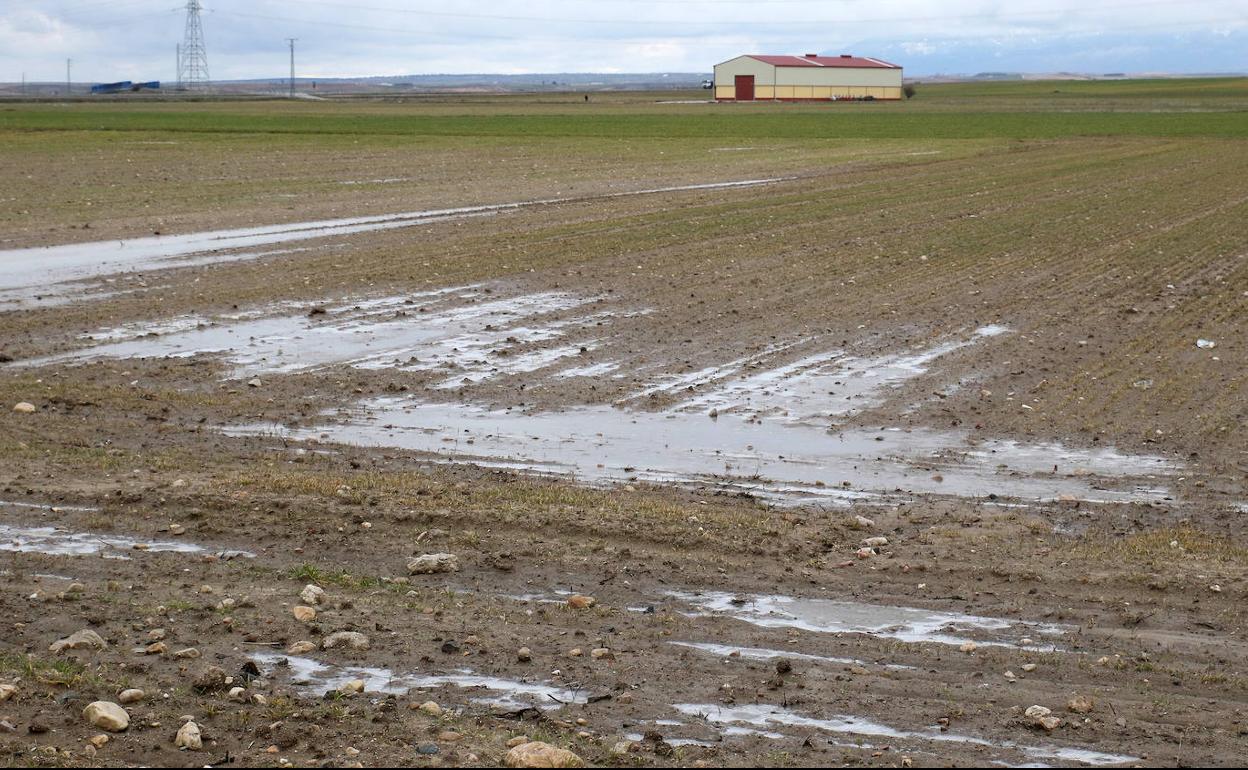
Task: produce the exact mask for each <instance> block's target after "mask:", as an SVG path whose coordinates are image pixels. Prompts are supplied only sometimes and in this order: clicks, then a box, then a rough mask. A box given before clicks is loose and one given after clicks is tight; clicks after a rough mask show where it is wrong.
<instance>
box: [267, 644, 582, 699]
mask: <svg viewBox="0 0 1248 770" xmlns="http://www.w3.org/2000/svg"><path fill="white" fill-rule="evenodd" d="M252 657H254V658H255V659H256V660H257V661H259V662H260V663H261V664H263V665H265V666H268V667H271V668H273V670H274V671H279V670H282V669H285V670H287V671H288V672H289V675H290V680H291V682H292V683H293V684H294V685H296V686H297V687H299V688H300V689H302V690H304V691H306V692H308V693H309V694H312V695H317V696H319V695H322V694H324V693H326V692H330V691H333V690H337V689H338V688H340V687H342V686H343V685H345V684H346V683H348V682H350V681H352V680H356V679H359V680H361V681H363V682H364V691H365V692H380V693H387V694H392V695H406V694H407V693H408V691H410V690H432V689H437V688H441V687H447V686H454V687H460V688H463V689H466V690H484V691H485V692H487V693H489V694H488V695H483V696H481V697H474V698H472V700H473V701H474V702H477V703H484V704H488V705H491V706H498V707H501V708H509V709H510V708H526V707H532V706H536V707H539V708H546V709H555V708H559V707H561V706H563V705H565V704H569V703H585V702H586V700H587V693H585V692H582V691H574V690H566V689H563V688H559V687H554V686H552V685H547V684H539V683H532V682H521V681H517V680H513V679H499V678H497V677H490V676H480V675H477V674H474V673H473V672H471V671H469V670H467V669H463V670H460V671H458V672H457V673H454V674H395V673H394V672H393V671H391V670H389V669H386V668H370V667H365V666H336V665H332V664H329V663H322V662H320V661H317V660H313V659H312V658H305V657H299V656H297V655H282V654H279V653H275V652H260V653H255V654H254V655H253V656H252ZM283 661H285V663H286V664H287V665H282V662H283Z"/></svg>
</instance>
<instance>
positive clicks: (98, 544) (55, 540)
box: [0, 524, 255, 560]
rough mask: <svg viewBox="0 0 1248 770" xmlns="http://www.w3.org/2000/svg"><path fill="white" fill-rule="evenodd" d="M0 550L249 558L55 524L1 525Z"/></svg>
mask: <svg viewBox="0 0 1248 770" xmlns="http://www.w3.org/2000/svg"><path fill="white" fill-rule="evenodd" d="M0 551H13V552H17V553H42V554H48V555H50V556H92V555H95V554H102V555H103V556H104V558H106V559H123V560H124V559H128V558H129V556H126V555H125V554H127V553H136V552H142V551H148V552H152V553H161V552H169V553H188V554H190V553H205V554H206V553H214V554H217V555H219V556H221V557H223V558H232V557H238V556H241V557H245V558H252V557H254V556H255V554H253V553H249V552H247V551H229V550H222V551H209V550H208V549H207V548H205V547H204V546H202V545H198V544H196V543H187V542H172V541H161V540H136V539H134V538H130V537H124V536H119V535H104V534H96V533H92V532H69V531H67V530H63V529H56V528H54V527H16V526H11V525H8V524H0Z"/></svg>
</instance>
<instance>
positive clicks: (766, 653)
mask: <svg viewBox="0 0 1248 770" xmlns="http://www.w3.org/2000/svg"><path fill="white" fill-rule="evenodd" d="M668 644H670V645H673V646H675V647H686V648H688V649H691V650H697V651H698V652H703V653H706V654H707V655H714V656H716V657H718V658H740V659H742V660H775V659H776V658H789V659H790V660H805V661H810V662H811V663H835V664H837V665H844V666H870V665H874V664H871V663H867V662H866V661H861V660H857V659H856V658H829V657H826V656H823V655H807V654H806V653H803V652H789V651H787V650H770V649H767V648H764V647H734V646H732V645H727V644H711V643H709V642H668ZM885 668H894V669H911V668H913V667H912V666H885Z"/></svg>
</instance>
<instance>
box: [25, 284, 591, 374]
mask: <svg viewBox="0 0 1248 770" xmlns="http://www.w3.org/2000/svg"><path fill="white" fill-rule="evenodd" d="M477 289H478V287H473V286H463V287H453V288H450V289H441V290H437V291H430V292H416V293H412V294H408V295H403V296H395V297H384V298H378V299H371V300H366V301H362V302H353V303H350V304H345V303H344V304H338V305H331V306H330V307H328V308H325V307H321V306H316V307H318V309H319V310H322V311H323V312H318V313H315V314H312V313H310V312H309V311H310V310H311V309H312V308H313V307H314V306H312V305H304V306H301V307H299V308H285V309H286V310H287V311H289V310H292V309H293V310H295V312H288V313H287V314H284V315H270V316H264V315H260V314H259V312H258V311H257V312H252V313H247V314H237V315H233V316H221V317H218V318H215V319H205V318H198V317H183V318H175V319H170V320H166V321H162V322H159V323H156V324H146V325H144V324H131V325H128V326H123V327H117V328H114V329H106V330H103V331H100V332H97V333H95V334H94V335H91V338H92V339H97V340H104V341H105V342H104V344H100V345H96V346H94V347H90V348H86V349H83V350H78V351H74V352H71V353H66V354H62V355H56V356H49V357H45V358H40V359H33V360H29V361H23V362H18V363H17V364H14V365H17V366H39V365H45V364H51V363H64V362H72V361H85V360H93V359H100V358H145V357H166V358H184V357H189V356H195V355H201V354H210V353H211V354H218V355H220V356H221V357H222V358H223V359H224V360H225V361H226V362H227V363H228V364H230V365H231V367H232V369H231V370H230V372H229V376H230V377H234V378H245V377H251V376H255V375H260V374H271V373H288V372H298V371H309V370H313V369H318V368H322V367H325V366H330V365H336V364H343V365H349V366H353V367H357V368H362V369H394V370H399V371H446V372H448V373H452V372H453V373H454V374H453V375H452V376H450V377H447V378H446V379H445V380H444V381H443V382H442V383H440V384H439V386H440V387H457V386H458V385H460V384H462V383H463V382H464V381H465V380H467V381H469V382H482V381H484V380H487V379H489V378H491V377H495V376H499V375H502V374H517V373H521V372H529V371H534V370H537V369H541V368H544V367H546V366H551V365H553V364H555V363H557V362H559V361H561V360H563V359H565V358H569V357H573V356H577V355H580V353H581V348H586V349H589V347H590V345H591V344H592V342H590V341H588V340H577V341H576V342H575V343H574V344H567V345H561V346H559V347H556V348H553V349H551V348H539V349H537V350H526V349H525V346H530V345H534V344H538V343H542V342H548V341H552V340H558V339H561V338H564V337H565V336H566V335H568V334H581V333H582V332H583V331H586V330H588V329H592V328H594V326H595V324H596V322H597V321H598V320H599V316H598V315H595V314H586V315H576V316H573V317H572V318H570V319H569V318H563V319H560V318H552V316H554V315H557V314H559V313H562V312H565V311H570V310H573V309H576V308H579V307H581V306H584V305H588V304H590V303H593V302H596V300H593V299H589V298H585V297H578V296H575V295H571V294H567V293H564V292H535V293H532V294H523V295H519V296H513V297H502V298H493V297H491V296H490V295H489V294H487V293H485V292H484V291H478V290H477ZM465 300H467V303H466V304H455V303H463V302H464V301H465ZM539 319H546V322H545V323H537V321H538V320H539ZM522 322H523V323H522Z"/></svg>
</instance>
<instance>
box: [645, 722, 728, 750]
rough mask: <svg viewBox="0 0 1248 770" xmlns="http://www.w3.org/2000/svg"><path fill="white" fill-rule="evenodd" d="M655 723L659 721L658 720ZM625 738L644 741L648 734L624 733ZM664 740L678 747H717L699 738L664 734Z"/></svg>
mask: <svg viewBox="0 0 1248 770" xmlns="http://www.w3.org/2000/svg"><path fill="white" fill-rule="evenodd" d="M655 724H658V723H657V722H656V723H655ZM624 740H626V741H632V742H633V743H644V742H645V740H646V736H644V735H642V734H641V733H624ZM663 742H664V743H666V744H667V745H669V746H671V747H673V748H677V749H678V748H680V747H681V746H699V747H701V748H704V749H710V748H714V747H715V744H714V743H712V742H710V741H703V740H699V739H697V738H669V737H667V736H666V735H664V736H663Z"/></svg>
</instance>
